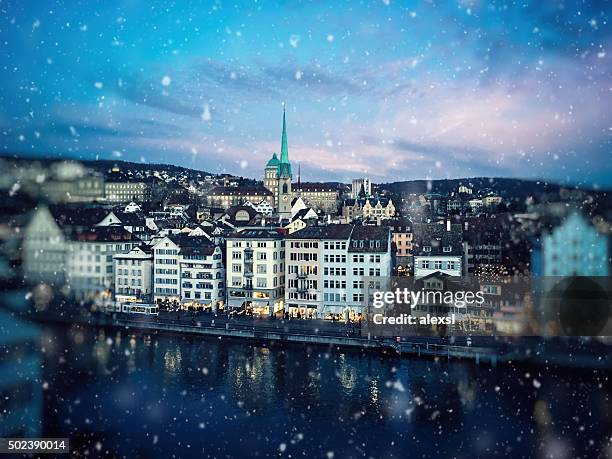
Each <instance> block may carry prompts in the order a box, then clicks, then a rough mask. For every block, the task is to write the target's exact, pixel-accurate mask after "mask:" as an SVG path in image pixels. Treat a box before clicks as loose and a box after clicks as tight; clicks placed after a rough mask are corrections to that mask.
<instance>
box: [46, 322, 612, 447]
mask: <svg viewBox="0 0 612 459" xmlns="http://www.w3.org/2000/svg"><path fill="white" fill-rule="evenodd" d="M43 342H44V343H45V344H44V347H45V356H46V357H45V360H46V365H45V369H44V381H45V384H44V387H45V388H46V389H45V407H44V417H43V419H44V429H43V430H44V432H43V433H44V434H45V435H46V436H64V437H69V438H70V439H71V442H72V444H71V449H73V450H76V452H77V453H79V454H81V455H83V454H88V455H89V456H90V457H98V456H104V455H107V456H112V457H116V456H123V457H164V458H166V457H267V456H283V457H293V458H295V457H322V458H332V457H335V458H344V457H408V456H410V457H465V458H468V457H495V456H506V457H568V458H576V457H581V456H582V457H597V456H600V457H610V454H612V449H611V446H610V434H611V429H610V425H611V422H610V421H611V419H612V415H611V414H610V412H611V410H610V408H611V407H612V406H611V402H610V389H609V386H610V381H609V379H608V376H607V375H602V374H601V373H598V372H560V371H558V370H554V371H553V370H545V369H542V370H540V371H537V370H536V371H534V370H533V369H527V368H520V367H517V368H513V367H510V368H508V367H504V368H501V367H498V368H497V369H490V368H488V367H477V366H474V365H473V364H471V363H464V362H459V361H451V362H448V361H446V360H440V361H438V362H435V361H431V360H416V359H404V360H402V361H399V360H398V359H390V358H386V357H384V356H382V355H377V354H362V353H358V352H337V351H329V350H328V349H326V348H324V347H312V348H308V347H301V346H291V347H280V346H272V347H266V346H264V345H252V344H249V343H248V342H242V341H229V340H225V339H224V340H218V339H208V340H202V339H195V338H194V339H189V338H183V337H180V336H152V335H145V334H126V333H124V332H123V333H117V332H116V331H104V330H96V331H93V330H92V331H90V332H86V331H75V330H67V329H56V328H48V329H45V330H44V334H43Z"/></svg>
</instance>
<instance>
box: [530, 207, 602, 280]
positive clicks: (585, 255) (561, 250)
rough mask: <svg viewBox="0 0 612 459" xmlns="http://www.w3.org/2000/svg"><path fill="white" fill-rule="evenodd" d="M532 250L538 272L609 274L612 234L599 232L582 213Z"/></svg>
mask: <svg viewBox="0 0 612 459" xmlns="http://www.w3.org/2000/svg"><path fill="white" fill-rule="evenodd" d="M541 240H542V243H541V247H535V248H534V250H533V251H532V266H533V267H534V274H535V275H541V276H608V275H609V273H610V252H609V250H610V247H609V236H608V235H605V234H601V233H599V232H598V231H597V230H596V229H595V227H593V226H592V225H591V224H589V223H588V222H587V221H586V220H585V218H584V217H583V216H582V215H581V214H579V213H578V212H574V213H572V214H570V215H569V216H568V217H567V218H566V219H565V221H563V222H562V223H561V224H560V225H559V226H556V227H555V228H553V229H552V231H550V232H546V233H544V234H543V235H542V237H541Z"/></svg>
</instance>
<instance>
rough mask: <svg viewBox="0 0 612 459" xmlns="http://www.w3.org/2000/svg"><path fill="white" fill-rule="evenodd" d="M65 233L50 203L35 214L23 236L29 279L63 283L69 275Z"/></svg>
mask: <svg viewBox="0 0 612 459" xmlns="http://www.w3.org/2000/svg"><path fill="white" fill-rule="evenodd" d="M66 246H67V241H66V235H65V233H64V231H63V229H62V228H61V227H60V226H59V224H58V223H57V221H56V220H55V218H54V216H53V214H52V213H51V211H50V210H49V208H48V207H47V206H40V207H39V208H38V209H37V210H36V211H35V212H34V214H33V216H32V218H31V219H30V222H29V223H28V225H27V226H26V228H25V230H24V236H23V245H22V251H23V274H24V278H25V280H26V281H29V282H32V283H35V282H47V283H50V284H55V285H62V284H63V283H64V279H65V275H66V266H65V263H66Z"/></svg>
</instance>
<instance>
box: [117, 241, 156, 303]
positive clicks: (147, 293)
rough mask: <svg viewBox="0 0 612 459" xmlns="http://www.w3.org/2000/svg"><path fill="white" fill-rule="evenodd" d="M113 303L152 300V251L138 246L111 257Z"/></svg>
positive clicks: (147, 247)
mask: <svg viewBox="0 0 612 459" xmlns="http://www.w3.org/2000/svg"><path fill="white" fill-rule="evenodd" d="M113 259H114V263H115V266H114V272H115V302H116V303H124V302H135V301H151V300H152V298H153V251H152V249H151V247H150V246H147V245H140V246H137V247H134V248H133V249H132V250H130V251H129V252H127V253H120V254H117V255H114V256H113Z"/></svg>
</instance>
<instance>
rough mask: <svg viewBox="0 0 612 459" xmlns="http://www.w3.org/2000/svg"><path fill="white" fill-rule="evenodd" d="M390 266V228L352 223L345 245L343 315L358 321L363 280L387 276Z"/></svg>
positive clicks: (361, 310) (361, 311)
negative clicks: (345, 284)
mask: <svg viewBox="0 0 612 459" xmlns="http://www.w3.org/2000/svg"><path fill="white" fill-rule="evenodd" d="M391 265H392V260H391V229H390V228H389V227H387V226H360V225H357V226H355V228H354V229H353V232H352V233H351V240H350V242H349V246H348V270H347V271H348V272H347V275H348V279H347V286H346V301H347V303H346V309H345V310H344V317H345V318H348V319H350V320H352V321H355V320H361V318H362V316H363V307H364V305H365V300H366V299H365V282H366V280H372V279H373V278H381V279H384V278H388V277H389V276H391V270H392V266H391Z"/></svg>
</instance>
